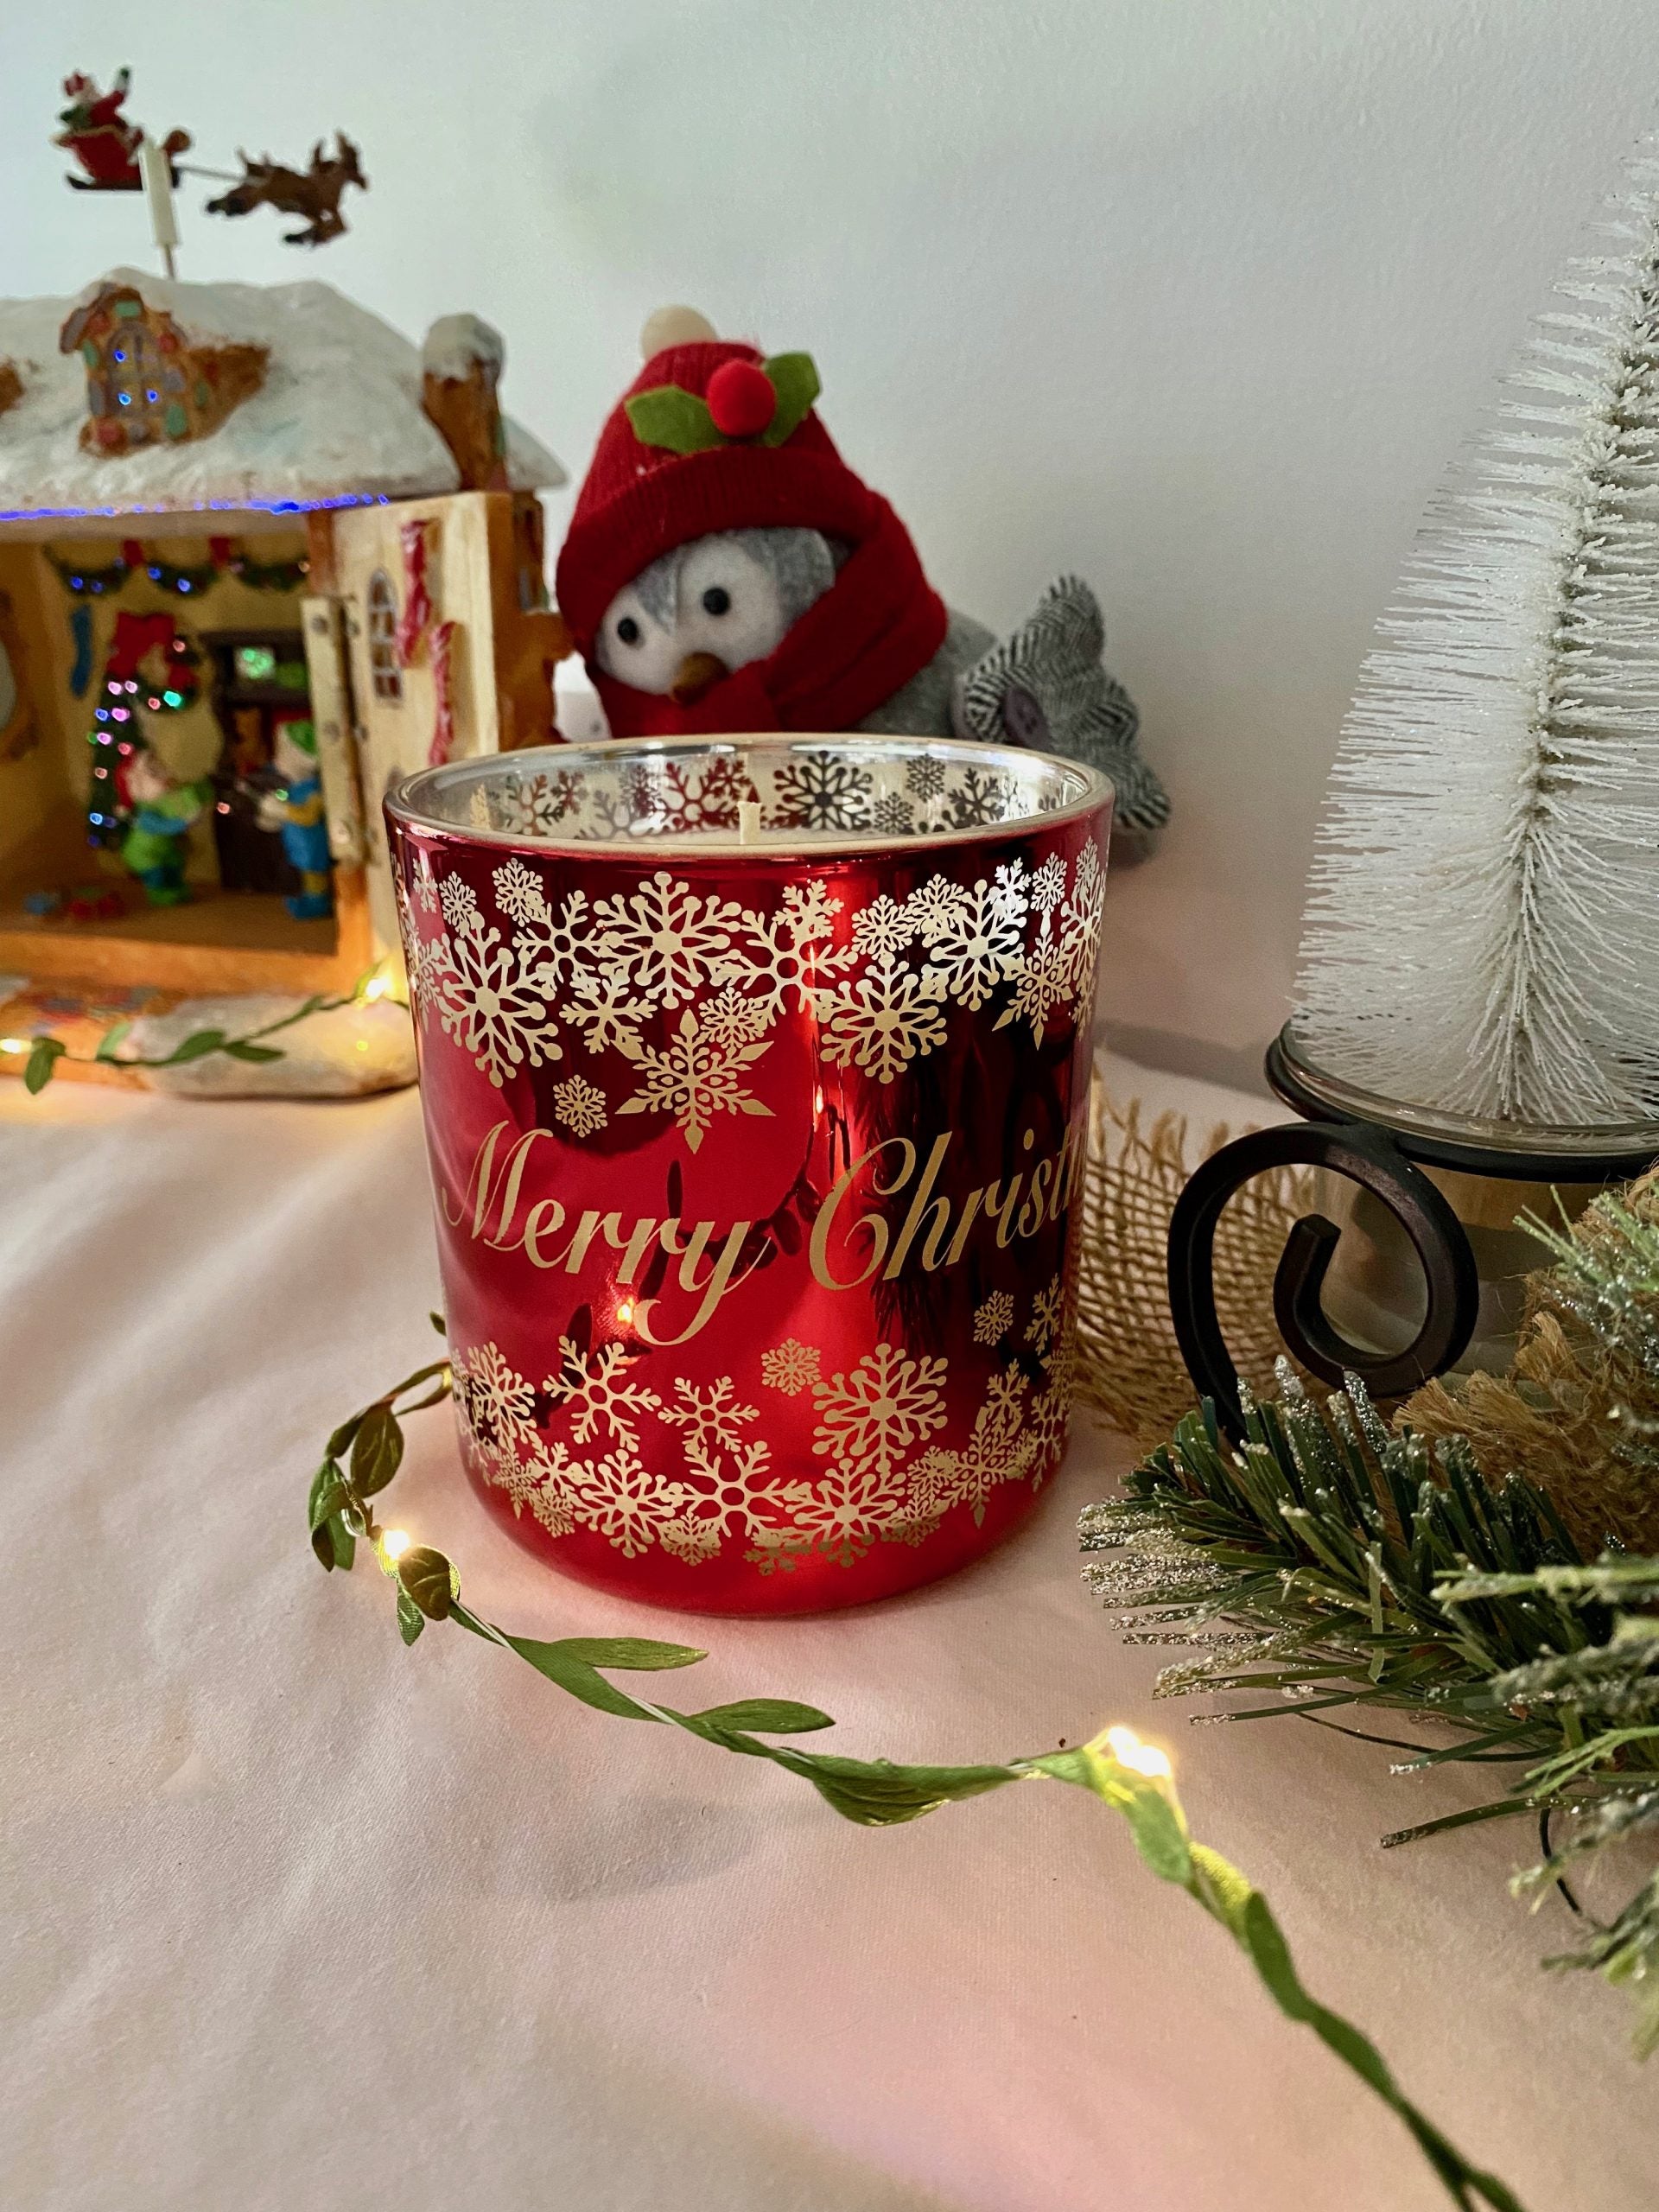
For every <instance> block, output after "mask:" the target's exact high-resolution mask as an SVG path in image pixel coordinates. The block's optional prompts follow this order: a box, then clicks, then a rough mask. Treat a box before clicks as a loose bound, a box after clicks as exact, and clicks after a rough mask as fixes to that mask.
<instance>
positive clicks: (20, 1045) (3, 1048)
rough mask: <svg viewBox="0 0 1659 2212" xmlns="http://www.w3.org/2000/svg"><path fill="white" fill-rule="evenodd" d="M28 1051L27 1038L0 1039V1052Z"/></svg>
mask: <svg viewBox="0 0 1659 2212" xmlns="http://www.w3.org/2000/svg"><path fill="white" fill-rule="evenodd" d="M28 1050H29V1039H28V1038H27V1037H0V1052H27V1051H28Z"/></svg>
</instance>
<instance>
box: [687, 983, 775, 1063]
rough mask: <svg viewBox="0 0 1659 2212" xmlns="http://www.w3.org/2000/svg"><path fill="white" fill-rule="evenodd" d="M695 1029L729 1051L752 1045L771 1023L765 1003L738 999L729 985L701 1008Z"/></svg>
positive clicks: (712, 1042) (759, 1000)
mask: <svg viewBox="0 0 1659 2212" xmlns="http://www.w3.org/2000/svg"><path fill="white" fill-rule="evenodd" d="M682 1018H683V1017H682ZM698 1027H700V1029H701V1030H702V1034H703V1035H704V1036H705V1037H707V1038H708V1039H709V1041H710V1043H711V1044H715V1045H718V1046H721V1047H722V1048H723V1049H727V1050H729V1049H730V1048H732V1047H733V1046H738V1045H752V1044H753V1042H754V1040H755V1039H756V1038H757V1037H762V1036H764V1035H765V1034H766V1031H767V1029H768V1028H769V1027H771V1020H770V1018H769V1016H768V1014H767V1012H766V1002H765V1001H764V1000H761V999H746V998H741V997H740V996H739V995H738V993H737V992H736V990H735V989H734V988H733V986H732V985H731V984H730V983H728V984H727V986H726V988H724V989H723V990H722V991H721V994H720V995H719V997H718V998H713V999H710V1000H709V1001H708V1002H707V1004H706V1005H705V1006H704V1007H703V1008H702V1012H701V1014H699V1015H698Z"/></svg>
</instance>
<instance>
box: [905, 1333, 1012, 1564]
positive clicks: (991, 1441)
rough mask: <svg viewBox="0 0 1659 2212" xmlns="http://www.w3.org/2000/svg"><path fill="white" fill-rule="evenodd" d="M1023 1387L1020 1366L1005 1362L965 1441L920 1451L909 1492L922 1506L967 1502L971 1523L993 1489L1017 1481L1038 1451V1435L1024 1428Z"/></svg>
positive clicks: (932, 1510) (933, 1508)
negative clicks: (963, 1444)
mask: <svg viewBox="0 0 1659 2212" xmlns="http://www.w3.org/2000/svg"><path fill="white" fill-rule="evenodd" d="M1025 1391H1026V1378H1025V1376H1023V1375H1021V1374H1020V1370H1019V1369H1018V1368H1017V1367H1007V1368H1004V1369H1003V1370H1002V1372H1001V1375H997V1376H993V1377H992V1378H991V1384H990V1388H989V1389H988V1391H987V1393H986V1396H985V1402H984V1403H983V1405H982V1406H981V1408H980V1409H979V1411H978V1413H977V1414H976V1416H975V1418H974V1428H973V1434H972V1435H971V1436H970V1437H969V1440H968V1443H967V1446H966V1447H965V1448H964V1449H963V1451H960V1452H951V1451H948V1450H945V1449H944V1448H942V1447H941V1446H938V1445H933V1446H930V1447H929V1449H928V1450H927V1451H925V1452H923V1453H922V1455H921V1457H920V1458H919V1459H918V1460H917V1462H916V1464H915V1465H914V1466H913V1467H912V1470H911V1491H912V1497H914V1499H915V1502H916V1504H917V1506H918V1509H919V1510H921V1511H922V1512H924V1513H927V1514H934V1515H937V1514H940V1513H944V1512H946V1511H948V1510H949V1509H950V1507H951V1506H953V1505H966V1506H967V1507H968V1508H969V1510H970V1511H971V1512H972V1514H973V1516H974V1525H975V1526H976V1528H977V1527H979V1526H980V1525H981V1524H982V1522H983V1521H984V1518H985V1508H986V1505H987V1504H988V1502H989V1498H990V1494H991V1492H992V1491H993V1490H995V1488H996V1486H997V1485H998V1484H1000V1483H1011V1482H1017V1481H1018V1480H1019V1479H1020V1476H1022V1475H1023V1474H1024V1473H1025V1472H1026V1471H1027V1468H1028V1467H1029V1466H1030V1465H1031V1463H1032V1461H1033V1459H1034V1458H1035V1457H1036V1455H1037V1446H1036V1441H1035V1440H1034V1439H1033V1437H1032V1436H1031V1435H1029V1434H1028V1433H1026V1429H1025V1423H1024V1410H1025V1409H1024V1405H1023V1400H1024V1397H1025Z"/></svg>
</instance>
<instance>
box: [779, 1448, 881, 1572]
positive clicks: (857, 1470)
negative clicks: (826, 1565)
mask: <svg viewBox="0 0 1659 2212" xmlns="http://www.w3.org/2000/svg"><path fill="white" fill-rule="evenodd" d="M777 1503H778V1505H779V1508H780V1510H783V1511H784V1512H785V1513H786V1514H787V1516H788V1518H787V1522H786V1524H785V1527H784V1528H782V1529H779V1530H777V1531H775V1532H773V1533H772V1535H770V1536H768V1535H762V1536H761V1541H760V1548H759V1549H758V1550H757V1551H754V1552H751V1553H750V1554H748V1556H749V1557H750V1558H751V1559H755V1560H760V1562H761V1563H763V1564H764V1563H765V1562H766V1556H767V1553H768V1550H771V1551H772V1552H773V1553H775V1552H777V1551H778V1550H779V1549H790V1548H793V1549H796V1550H806V1549H811V1550H815V1551H819V1552H822V1553H823V1556H824V1557H825V1558H826V1559H829V1560H833V1561H834V1562H835V1564H836V1566H837V1567H851V1566H852V1565H853V1564H854V1562H855V1560H861V1559H862V1558H863V1556H864V1554H865V1553H866V1552H868V1550H869V1548H870V1547H871V1546H872V1545H873V1544H874V1543H875V1542H877V1541H879V1540H880V1538H881V1537H883V1536H887V1535H893V1534H894V1533H896V1532H897V1531H899V1530H900V1529H904V1528H905V1527H906V1525H907V1522H908V1520H909V1518H910V1516H909V1513H908V1509H907V1501H906V1492H905V1485H904V1484H903V1482H902V1481H901V1480H900V1478H899V1476H898V1475H896V1474H894V1473H893V1472H892V1471H890V1470H887V1469H886V1468H883V1467H882V1466H880V1465H879V1464H877V1463H876V1462H875V1461H874V1460H868V1459H864V1460H855V1461H853V1462H851V1463H848V1462H842V1463H840V1464H838V1465H836V1466H833V1467H831V1468H829V1469H828V1470H827V1471H825V1473H824V1474H823V1476H822V1477H821V1478H820V1479H819V1480H818V1481H817V1482H816V1483H810V1484H808V1483H788V1484H785V1486H784V1488H783V1489H782V1490H781V1491H779V1494H778V1498H777Z"/></svg>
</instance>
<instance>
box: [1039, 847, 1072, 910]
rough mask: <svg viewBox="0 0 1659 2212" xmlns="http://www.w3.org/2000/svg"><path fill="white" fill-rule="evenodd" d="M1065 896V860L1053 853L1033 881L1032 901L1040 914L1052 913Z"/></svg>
mask: <svg viewBox="0 0 1659 2212" xmlns="http://www.w3.org/2000/svg"><path fill="white" fill-rule="evenodd" d="M1064 898H1065V861H1063V860H1062V859H1061V858H1060V856H1059V855H1058V853H1051V854H1050V855H1049V856H1048V858H1047V859H1046V861H1044V862H1043V864H1042V866H1041V867H1040V868H1039V869H1038V871H1037V873H1036V874H1035V875H1034V876H1033V878H1032V881H1031V903H1032V905H1033V906H1034V907H1035V908H1036V909H1037V912H1039V914H1052V912H1053V911H1054V909H1055V908H1056V907H1057V906H1058V905H1059V903H1060V901H1061V899H1064Z"/></svg>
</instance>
